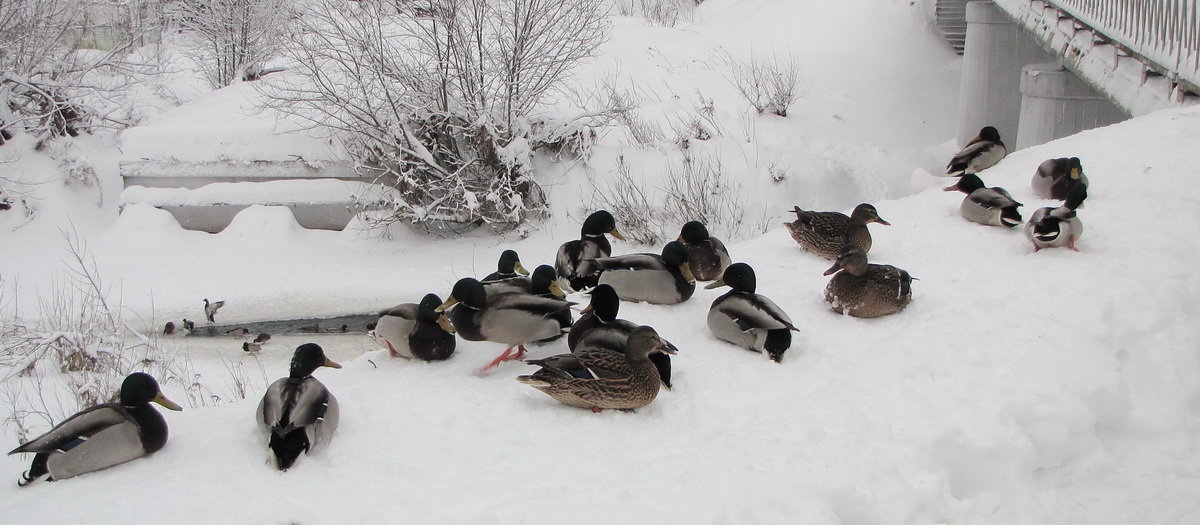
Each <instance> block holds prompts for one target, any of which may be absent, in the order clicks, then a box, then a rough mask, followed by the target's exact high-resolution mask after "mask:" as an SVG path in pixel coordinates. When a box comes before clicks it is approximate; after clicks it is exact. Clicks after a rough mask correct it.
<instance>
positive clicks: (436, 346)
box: [375, 294, 457, 361]
mask: <svg viewBox="0 0 1200 525" xmlns="http://www.w3.org/2000/svg"><path fill="white" fill-rule="evenodd" d="M441 304H442V299H441V298H440V297H438V296H437V294H427V295H425V297H423V298H422V299H421V302H420V304H414V303H404V304H399V305H396V306H393V307H392V308H390V309H388V310H384V311H382V312H380V313H379V321H378V322H377V323H375V339H377V340H378V341H379V342H380V343H382V344H383V345H384V346H385V347H387V349H388V353H389V354H391V356H392V357H405V358H409V359H413V358H416V359H420V360H422V361H441V360H443V359H449V358H450V356H451V355H452V354H454V347H455V344H456V342H457V340H456V339H455V338H454V325H452V324H450V320H449V319H447V318H446V315H445V314H444V313H442V312H439V311H438V310H437V309H438V307H439V306H441Z"/></svg>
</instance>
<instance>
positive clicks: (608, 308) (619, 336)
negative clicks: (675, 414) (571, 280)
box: [567, 284, 674, 389]
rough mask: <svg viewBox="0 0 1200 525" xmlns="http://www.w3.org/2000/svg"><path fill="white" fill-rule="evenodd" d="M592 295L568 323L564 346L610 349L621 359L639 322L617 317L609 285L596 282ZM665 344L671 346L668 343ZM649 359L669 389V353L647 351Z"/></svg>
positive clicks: (614, 296)
mask: <svg viewBox="0 0 1200 525" xmlns="http://www.w3.org/2000/svg"><path fill="white" fill-rule="evenodd" d="M591 295H592V301H591V303H589V304H588V305H587V307H586V308H584V309H583V311H582V312H581V313H580V316H579V320H578V321H575V324H573V325H571V331H570V333H568V334H567V348H569V349H570V350H571V352H575V350H576V349H577V348H579V347H580V345H583V346H584V347H596V348H609V349H612V350H613V351H614V352H616V353H619V354H621V356H622V358H624V357H623V356H624V354H625V342H626V341H627V340H628V339H629V334H631V333H633V330H634V329H636V328H637V327H638V325H636V324H634V323H632V322H630V321H626V320H624V319H617V312H618V311H619V310H620V308H621V298H620V297H618V296H617V292H616V290H613V288H612V286H609V285H607V284H601V285H597V286H596V287H595V288H593V289H592V291H591ZM667 345H668V346H670V347H671V348H674V346H673V345H671V344H670V343H669V342H668V343H667ZM650 361H651V362H653V363H654V366H655V368H657V369H658V376H659V377H660V378H662V383H663V385H666V387H667V388H668V389H670V388H671V356H670V355H668V354H666V353H663V352H653V353H651V354H650Z"/></svg>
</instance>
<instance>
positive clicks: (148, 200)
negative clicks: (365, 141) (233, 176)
mask: <svg viewBox="0 0 1200 525" xmlns="http://www.w3.org/2000/svg"><path fill="white" fill-rule="evenodd" d="M378 187H379V186H377V185H373V184H367V183H364V182H353V181H343V180H338V179H313V180H277V181H266V182H217V183H212V184H208V185H206V186H203V187H201V188H197V189H194V190H189V189H184V188H147V187H145V186H129V187H128V188H125V191H123V192H121V204H132V203H144V204H151V205H155V206H165V205H175V206H183V205H204V204H283V203H291V202H314V203H315V202H350V201H351V200H353V199H354V198H355V197H367V196H369V195H373V194H378V193H379V191H377V190H376V188H378Z"/></svg>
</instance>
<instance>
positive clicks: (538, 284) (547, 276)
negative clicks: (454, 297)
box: [483, 264, 567, 299]
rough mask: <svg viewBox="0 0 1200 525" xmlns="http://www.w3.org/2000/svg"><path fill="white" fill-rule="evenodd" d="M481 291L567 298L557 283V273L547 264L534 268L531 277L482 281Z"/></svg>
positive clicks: (489, 293)
mask: <svg viewBox="0 0 1200 525" xmlns="http://www.w3.org/2000/svg"><path fill="white" fill-rule="evenodd" d="M483 290H484V292H486V293H487V294H488V295H492V294H498V293H511V292H518V293H528V294H533V295H540V296H542V297H558V298H560V299H561V298H563V297H566V296H567V294H566V292H564V291H563V289H562V286H561V284H560V283H559V282H558V275H557V272H555V271H554V267H552V266H550V265H548V264H543V265H541V266H538V267H537V268H534V269H533V275H530V276H529V277H525V276H520V275H519V276H516V277H509V278H507V279H500V280H496V281H484V282H483Z"/></svg>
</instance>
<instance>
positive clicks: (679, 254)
mask: <svg viewBox="0 0 1200 525" xmlns="http://www.w3.org/2000/svg"><path fill="white" fill-rule="evenodd" d="M662 258H663V262H665V263H667V266H671V267H674V268H679V272H680V273H682V274H683V278H684V279H687V282H689V283H694V282H696V277H695V276H693V275H692V267H691V265H689V264H688V249H687V246H684V245H683V243H681V242H679V241H671V242H669V243H667V245H666V246H663V251H662Z"/></svg>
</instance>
